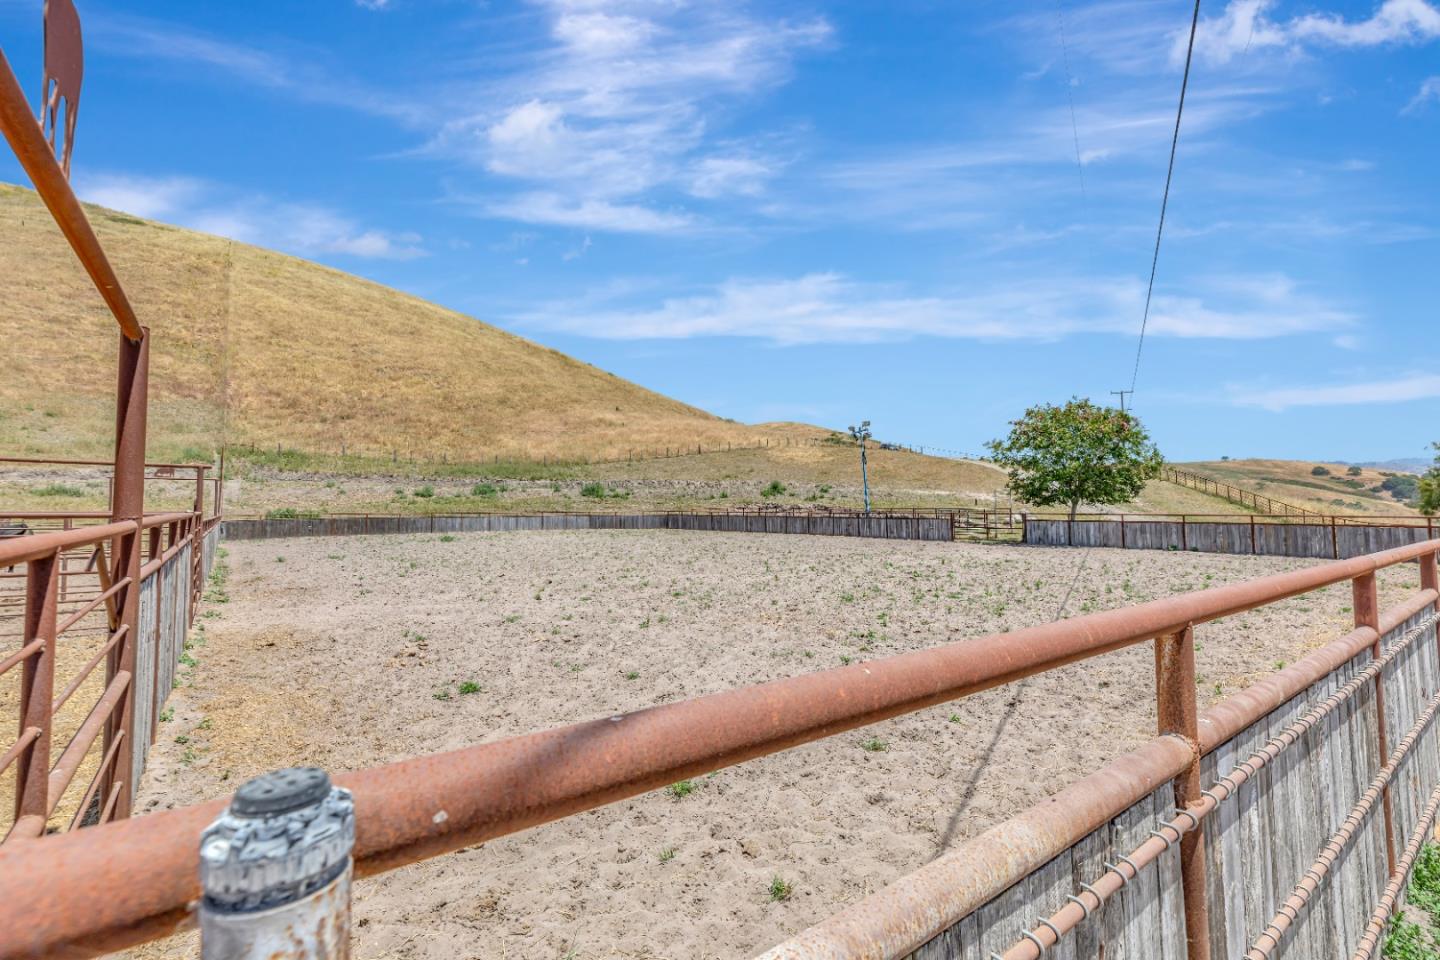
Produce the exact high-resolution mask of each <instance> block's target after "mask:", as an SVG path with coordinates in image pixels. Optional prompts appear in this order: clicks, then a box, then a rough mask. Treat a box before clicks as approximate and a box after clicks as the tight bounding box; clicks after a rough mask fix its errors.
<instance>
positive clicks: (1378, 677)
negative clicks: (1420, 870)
mask: <svg viewBox="0 0 1440 960" xmlns="http://www.w3.org/2000/svg"><path fill="white" fill-rule="evenodd" d="M1351 590H1352V595H1353V597H1354V607H1355V626H1357V627H1370V628H1371V629H1373V630H1375V631H1376V636H1375V643H1374V644H1372V645H1371V647H1370V657H1371V659H1372V660H1378V659H1380V655H1381V652H1382V651H1381V642H1380V641H1381V637H1380V635H1379V631H1380V595H1379V593H1378V591H1377V590H1376V588H1375V574H1374V573H1373V572H1371V573H1366V574H1362V575H1360V576H1358V577H1356V578H1355V579H1354V580H1352V581H1351ZM1375 731H1376V739H1377V740H1378V741H1379V748H1380V761H1379V762H1380V764H1381V765H1382V766H1383V765H1384V764H1385V761H1386V760H1388V759H1389V757H1390V737H1389V735H1388V733H1387V732H1386V729H1385V671H1384V670H1381V671H1380V672H1379V673H1377V674H1375ZM1381 805H1382V808H1383V810H1384V813H1385V858H1386V863H1387V864H1388V865H1389V869H1388V872H1387V876H1389V875H1391V874H1394V872H1395V824H1394V818H1393V815H1392V814H1391V806H1390V786H1389V784H1386V786H1385V793H1384V796H1383V798H1382V804H1381Z"/></svg>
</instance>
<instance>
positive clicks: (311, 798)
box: [200, 767, 355, 960]
mask: <svg viewBox="0 0 1440 960" xmlns="http://www.w3.org/2000/svg"><path fill="white" fill-rule="evenodd" d="M354 846H355V804H354V802H353V800H352V799H351V796H350V791H348V790H342V789H340V788H339V787H333V786H331V785H330V778H329V777H328V776H327V775H326V774H325V771H323V770H320V769H317V768H315V767H295V768H291V769H288V770H277V771H275V772H273V773H267V774H265V775H264V776H260V777H256V778H255V779H254V780H251V781H249V782H248V783H245V784H244V785H242V786H241V787H240V789H239V790H236V791H235V796H234V798H233V799H232V800H231V801H230V806H229V807H228V808H227V809H226V810H225V812H224V813H223V814H221V815H220V818H219V819H218V820H216V821H215V822H214V823H212V824H211V825H210V826H209V827H207V828H206V830H205V832H204V833H203V834H201V837H200V886H201V889H202V890H203V893H204V895H203V897H202V898H201V901H200V950H201V957H202V958H203V960H346V958H348V957H349V956H350V881H351V876H352V874H353V872H354V863H353V859H352V857H351V851H352V850H353V848H354Z"/></svg>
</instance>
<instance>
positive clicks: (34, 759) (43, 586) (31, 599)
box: [15, 554, 60, 837]
mask: <svg viewBox="0 0 1440 960" xmlns="http://www.w3.org/2000/svg"><path fill="white" fill-rule="evenodd" d="M59 573H60V564H59V562H58V556H57V555H56V554H51V555H50V556H48V557H44V558H42V559H40V560H32V561H30V563H29V564H27V565H26V568H25V574H26V577H25V633H24V635H23V636H22V637H21V638H20V646H21V647H22V648H23V647H28V646H29V645H30V644H32V643H34V642H35V641H37V640H43V641H44V643H43V645H42V646H41V648H40V649H39V650H37V651H36V652H35V653H34V654H33V655H32V656H29V657H26V658H25V662H24V664H23V665H22V667H21V671H20V741H24V739H25V738H26V737H29V738H30V742H29V744H28V745H27V746H25V747H24V748H23V749H22V750H21V752H20V755H19V756H18V757H16V761H17V762H16V764H15V776H16V780H15V826H16V827H19V826H20V821H21V820H22V819H24V820H27V821H28V822H29V823H30V824H34V827H35V828H34V829H29V830H27V835H33V836H37V837H38V836H40V835H41V834H43V833H44V832H45V821H46V819H47V818H48V817H49V814H50V806H49V792H48V790H49V780H50V731H51V728H52V724H51V721H50V714H51V704H52V702H53V700H54V696H55V593H56V590H57V589H58V584H59V579H60V578H59Z"/></svg>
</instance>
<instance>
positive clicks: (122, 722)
mask: <svg viewBox="0 0 1440 960" xmlns="http://www.w3.org/2000/svg"><path fill="white" fill-rule="evenodd" d="M140 333H141V336H140V339H139V340H131V339H130V338H129V337H127V336H125V335H124V334H123V333H122V334H121V335H120V375H119V379H118V384H117V389H116V394H115V487H114V496H113V498H112V500H111V502H110V519H111V520H112V521H116V522H118V521H126V520H128V521H133V522H134V523H135V524H136V529H135V530H134V531H133V532H131V533H127V534H122V535H121V536H119V537H117V538H116V544H115V555H114V562H113V564H112V566H111V573H112V574H113V575H114V576H115V577H116V579H119V578H120V577H129V578H130V582H129V584H127V585H126V586H125V588H124V589H123V590H121V591H119V594H118V595H117V596H116V598H115V599H116V604H115V607H116V610H117V611H118V613H119V620H120V624H119V626H120V628H121V629H124V630H125V637H124V639H122V640H121V641H120V643H119V644H118V645H117V646H116V648H115V649H114V650H113V651H111V654H110V660H109V662H108V663H107V670H106V674H107V675H106V682H107V683H108V682H109V681H110V680H113V679H114V677H115V675H116V674H117V673H119V672H121V671H128V672H129V673H130V674H131V676H132V677H133V676H134V674H135V650H136V645H137V644H138V643H139V642H140V566H141V563H140V529H139V524H140V522H141V521H142V520H143V519H144V516H145V427H146V410H147V408H148V401H149V380H150V331H149V330H148V329H145V328H144V327H142V328H141V330H140ZM134 727H135V684H134V683H131V684H130V685H128V686H127V687H126V688H125V691H124V693H123V694H122V695H121V697H120V700H119V701H118V702H117V703H116V705H115V711H114V712H113V713H112V714H111V716H110V720H109V722H108V723H107V724H106V730H105V745H106V748H107V749H108V748H109V746H110V744H111V743H112V742H113V741H114V739H115V737H117V736H118V737H122V738H123V739H122V741H121V743H120V747H119V751H118V753H117V755H116V757H115V765H114V766H113V767H111V768H110V772H109V773H108V774H107V776H106V781H107V782H106V783H105V785H104V790H103V793H102V794H101V795H102V796H108V795H109V792H110V790H111V789H113V782H111V781H113V780H114V779H115V778H117V777H118V778H119V782H120V784H121V788H120V795H119V798H118V800H117V801H116V805H115V817H116V819H123V818H125V817H128V816H129V815H130V801H131V799H132V798H133V797H134V794H135V784H134V783H133V782H132V781H133V780H134V769H135V768H134V750H135V729H134Z"/></svg>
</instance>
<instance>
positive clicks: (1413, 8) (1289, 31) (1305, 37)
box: [1171, 0, 1440, 63]
mask: <svg viewBox="0 0 1440 960" xmlns="http://www.w3.org/2000/svg"><path fill="white" fill-rule="evenodd" d="M1275 5H1276V3H1275V0H1230V2H1229V3H1228V4H1226V6H1225V9H1224V10H1223V11H1222V12H1221V13H1220V14H1219V15H1218V16H1215V17H1204V18H1202V19H1201V22H1200V27H1199V30H1198V32H1197V34H1196V37H1195V49H1196V52H1197V53H1198V54H1199V55H1200V56H1201V57H1203V58H1206V59H1208V60H1210V61H1212V62H1216V63H1227V62H1229V61H1230V60H1232V59H1233V58H1235V57H1236V56H1239V55H1241V54H1244V53H1247V52H1249V51H1252V50H1262V49H1267V48H1268V49H1277V50H1281V51H1284V52H1286V53H1289V54H1298V53H1300V52H1302V51H1303V50H1305V49H1306V48H1308V47H1316V46H1335V47H1376V46H1389V45H1399V44H1419V43H1427V42H1429V41H1432V40H1436V39H1440V8H1437V7H1435V6H1433V5H1432V4H1430V3H1428V2H1427V0H1384V2H1383V3H1381V4H1380V6H1379V7H1378V8H1377V9H1376V10H1375V12H1374V13H1372V14H1371V15H1370V16H1369V17H1367V18H1364V19H1358V20H1347V19H1345V18H1344V17H1343V16H1340V15H1338V14H1333V13H1307V14H1303V15H1301V16H1297V17H1292V18H1290V19H1288V20H1282V19H1272V18H1271V17H1270V16H1269V15H1268V12H1269V11H1270V10H1271V9H1272V8H1274V7H1275ZM1185 40H1186V37H1185V36H1184V35H1179V36H1177V38H1176V41H1175V46H1174V47H1173V49H1172V51H1171V57H1172V59H1173V60H1183V59H1184V55H1185Z"/></svg>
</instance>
